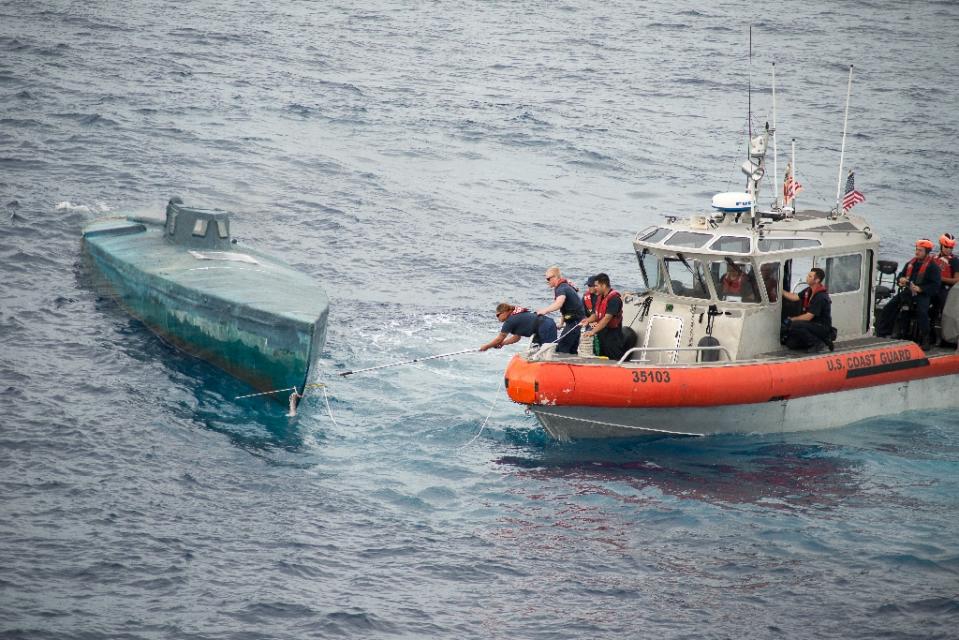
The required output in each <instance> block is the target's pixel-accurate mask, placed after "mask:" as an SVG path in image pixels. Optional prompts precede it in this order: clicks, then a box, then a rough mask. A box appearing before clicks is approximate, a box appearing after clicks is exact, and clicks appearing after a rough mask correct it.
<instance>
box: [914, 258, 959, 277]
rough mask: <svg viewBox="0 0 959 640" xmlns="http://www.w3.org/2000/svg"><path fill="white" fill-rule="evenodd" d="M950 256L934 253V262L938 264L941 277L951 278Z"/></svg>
mask: <svg viewBox="0 0 959 640" xmlns="http://www.w3.org/2000/svg"><path fill="white" fill-rule="evenodd" d="M950 257H951V256H944V255H942V254H941V253H938V254H936V264H938V265H939V270H940V271H942V277H943V278H951V277H952V276H953V273H952V261H951V260H949V258H950ZM906 277H908V276H906Z"/></svg>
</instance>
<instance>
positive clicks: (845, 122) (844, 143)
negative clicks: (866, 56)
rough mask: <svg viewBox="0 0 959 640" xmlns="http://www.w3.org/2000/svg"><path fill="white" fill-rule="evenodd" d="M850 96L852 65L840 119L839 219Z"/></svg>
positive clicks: (837, 192) (837, 189)
mask: <svg viewBox="0 0 959 640" xmlns="http://www.w3.org/2000/svg"><path fill="white" fill-rule="evenodd" d="M850 95H852V65H849V85H848V86H847V87H846V115H845V116H843V119H842V147H841V148H840V151H839V179H838V181H837V183H836V217H839V203H840V200H839V198H840V196H841V195H842V191H841V189H842V161H843V158H844V156H845V155H846V125H847V124H848V123H849V96H850Z"/></svg>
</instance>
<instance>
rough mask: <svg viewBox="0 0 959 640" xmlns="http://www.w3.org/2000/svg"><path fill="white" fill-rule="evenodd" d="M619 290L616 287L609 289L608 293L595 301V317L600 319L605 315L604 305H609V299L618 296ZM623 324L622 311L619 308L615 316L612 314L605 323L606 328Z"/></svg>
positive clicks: (615, 327) (613, 327) (614, 327)
mask: <svg viewBox="0 0 959 640" xmlns="http://www.w3.org/2000/svg"><path fill="white" fill-rule="evenodd" d="M619 297H621V296H620V295H619V291H616V289H610V290H609V293H607V294H606V295H605V296H603V297H602V298H600V299H599V300H597V301H596V319H597V320H602V319H603V318H604V317H606V307H607V305H609V301H610V300H612V299H613V298H619ZM622 325H623V312H622V310H620V312H619V313H617V314H616V315H615V316H613V317H612V318H611V319H610V321H609V323H608V324H607V325H606V328H607V329H618V328H619V327H621V326H622Z"/></svg>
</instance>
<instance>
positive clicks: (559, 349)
mask: <svg viewBox="0 0 959 640" xmlns="http://www.w3.org/2000/svg"><path fill="white" fill-rule="evenodd" d="M546 282H547V283H548V284H549V286H550V287H552V289H553V303H552V304H551V305H549V306H546V307H543V308H542V309H537V310H536V315H538V316H545V315H546V314H549V313H552V312H554V311H560V312H561V313H562V314H563V328H562V331H563V333H562V335H561V336H560V338H559V340H557V342H556V353H576V352H577V351H578V350H579V335H580V326H579V322H580V320H582V319H583V317H585V315H586V313H585V312H584V311H583V301H582V300H581V299H580V297H579V291H578V290H577V289H576V287H574V286H573V283H571V282H570V281H569V280H567V279H566V278H564V277H563V274H562V273H561V272H560V270H559V267H550V268H549V269H547V270H546Z"/></svg>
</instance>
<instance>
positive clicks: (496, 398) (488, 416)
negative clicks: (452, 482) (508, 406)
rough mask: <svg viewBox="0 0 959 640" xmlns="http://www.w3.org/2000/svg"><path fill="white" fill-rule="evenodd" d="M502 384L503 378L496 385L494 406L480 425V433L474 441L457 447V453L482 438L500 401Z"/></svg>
mask: <svg viewBox="0 0 959 640" xmlns="http://www.w3.org/2000/svg"><path fill="white" fill-rule="evenodd" d="M502 384H503V380H502V378H501V379H500V381H499V384H497V385H496V391H495V392H494V393H495V394H496V395H495V396H493V404H491V405H490V407H489V412H488V413H487V414H486V419H485V420H483V424H481V425H480V429H479V431H477V432H476V435H475V436H473V437H472V439H470V441H469V442H467V443H466V444H463V445H460V446H458V447H456V449H457V451H458V450H460V449H465V448H466V447H468V446H470V445H471V444H473V443H474V442H476V439H477V438H479V437H480V434H481V433H483V429H485V428H486V423H487V422H489V418H490V416H491V415H493V407H495V406H496V402H497V401H498V400H499V389H500V385H502Z"/></svg>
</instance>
